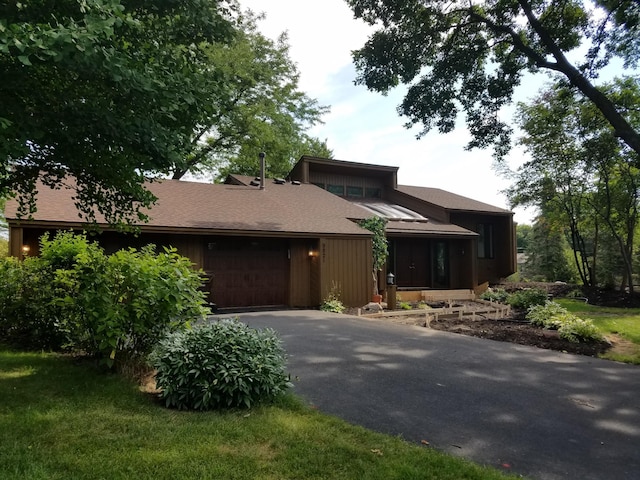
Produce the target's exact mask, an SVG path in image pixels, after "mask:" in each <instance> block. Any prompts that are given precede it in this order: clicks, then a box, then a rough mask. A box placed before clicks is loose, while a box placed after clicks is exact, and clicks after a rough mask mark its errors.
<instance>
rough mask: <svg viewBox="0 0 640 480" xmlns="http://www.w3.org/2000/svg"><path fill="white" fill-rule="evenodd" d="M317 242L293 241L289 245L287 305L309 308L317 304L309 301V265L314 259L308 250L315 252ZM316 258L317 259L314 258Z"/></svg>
mask: <svg viewBox="0 0 640 480" xmlns="http://www.w3.org/2000/svg"><path fill="white" fill-rule="evenodd" d="M317 243H318V242H317V240H304V239H295V240H291V243H290V249H289V252H290V257H291V258H290V263H289V265H290V273H289V292H290V297H289V305H290V306H292V307H311V306H316V305H318V303H315V304H314V303H313V302H312V301H311V264H312V262H313V260H314V257H310V256H309V250H310V249H313V251H317V248H318V247H317ZM316 258H317V257H316Z"/></svg>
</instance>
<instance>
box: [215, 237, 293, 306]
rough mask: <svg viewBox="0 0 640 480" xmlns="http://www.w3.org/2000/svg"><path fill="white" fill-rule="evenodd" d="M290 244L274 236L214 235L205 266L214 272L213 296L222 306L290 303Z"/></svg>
mask: <svg viewBox="0 0 640 480" xmlns="http://www.w3.org/2000/svg"><path fill="white" fill-rule="evenodd" d="M288 247H289V246H288V242H287V241H286V240H279V239H272V238H255V239H245V238H235V239H229V238H224V239H212V240H211V241H210V242H209V243H208V245H207V250H206V253H205V267H204V268H205V270H206V271H207V273H209V274H210V275H212V282H211V287H212V295H211V298H212V300H213V301H214V302H215V303H216V304H217V305H218V307H221V308H226V307H253V306H272V305H286V304H287V303H288V302H287V298H288V285H289V261H288Z"/></svg>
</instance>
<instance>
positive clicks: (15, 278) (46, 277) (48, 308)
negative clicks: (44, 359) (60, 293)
mask: <svg viewBox="0 0 640 480" xmlns="http://www.w3.org/2000/svg"><path fill="white" fill-rule="evenodd" d="M51 279H52V275H51V270H50V269H49V268H48V267H47V265H46V264H45V262H43V261H42V260H41V259H40V258H35V257H27V258H25V260H24V262H20V261H19V260H18V259H16V258H14V257H8V258H2V259H0V339H2V340H3V341H5V342H7V343H10V344H12V345H14V346H17V347H20V348H27V349H36V350H59V349H61V348H62V345H64V344H65V343H66V340H67V336H66V334H65V331H64V327H63V324H64V319H65V317H64V315H65V313H66V309H65V308H64V306H62V305H57V304H55V303H54V301H53V299H54V298H55V294H56V291H57V288H56V286H55V285H54V284H53V282H52V281H51ZM66 294H67V292H64V295H66Z"/></svg>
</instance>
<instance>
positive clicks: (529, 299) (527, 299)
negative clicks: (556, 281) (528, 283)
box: [507, 288, 548, 310]
mask: <svg viewBox="0 0 640 480" xmlns="http://www.w3.org/2000/svg"><path fill="white" fill-rule="evenodd" d="M547 298H548V295H547V292H545V291H544V290H541V289H538V288H530V289H526V290H520V291H517V292H514V293H512V294H510V295H509V296H508V297H507V304H509V305H511V306H512V307H513V308H520V309H523V310H527V309H529V308H531V307H533V306H534V305H544V303H545V302H546V301H547Z"/></svg>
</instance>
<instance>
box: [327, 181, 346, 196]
mask: <svg viewBox="0 0 640 480" xmlns="http://www.w3.org/2000/svg"><path fill="white" fill-rule="evenodd" d="M327 191H328V192H331V193H333V194H334V195H340V196H341V197H344V185H331V184H329V185H327Z"/></svg>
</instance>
